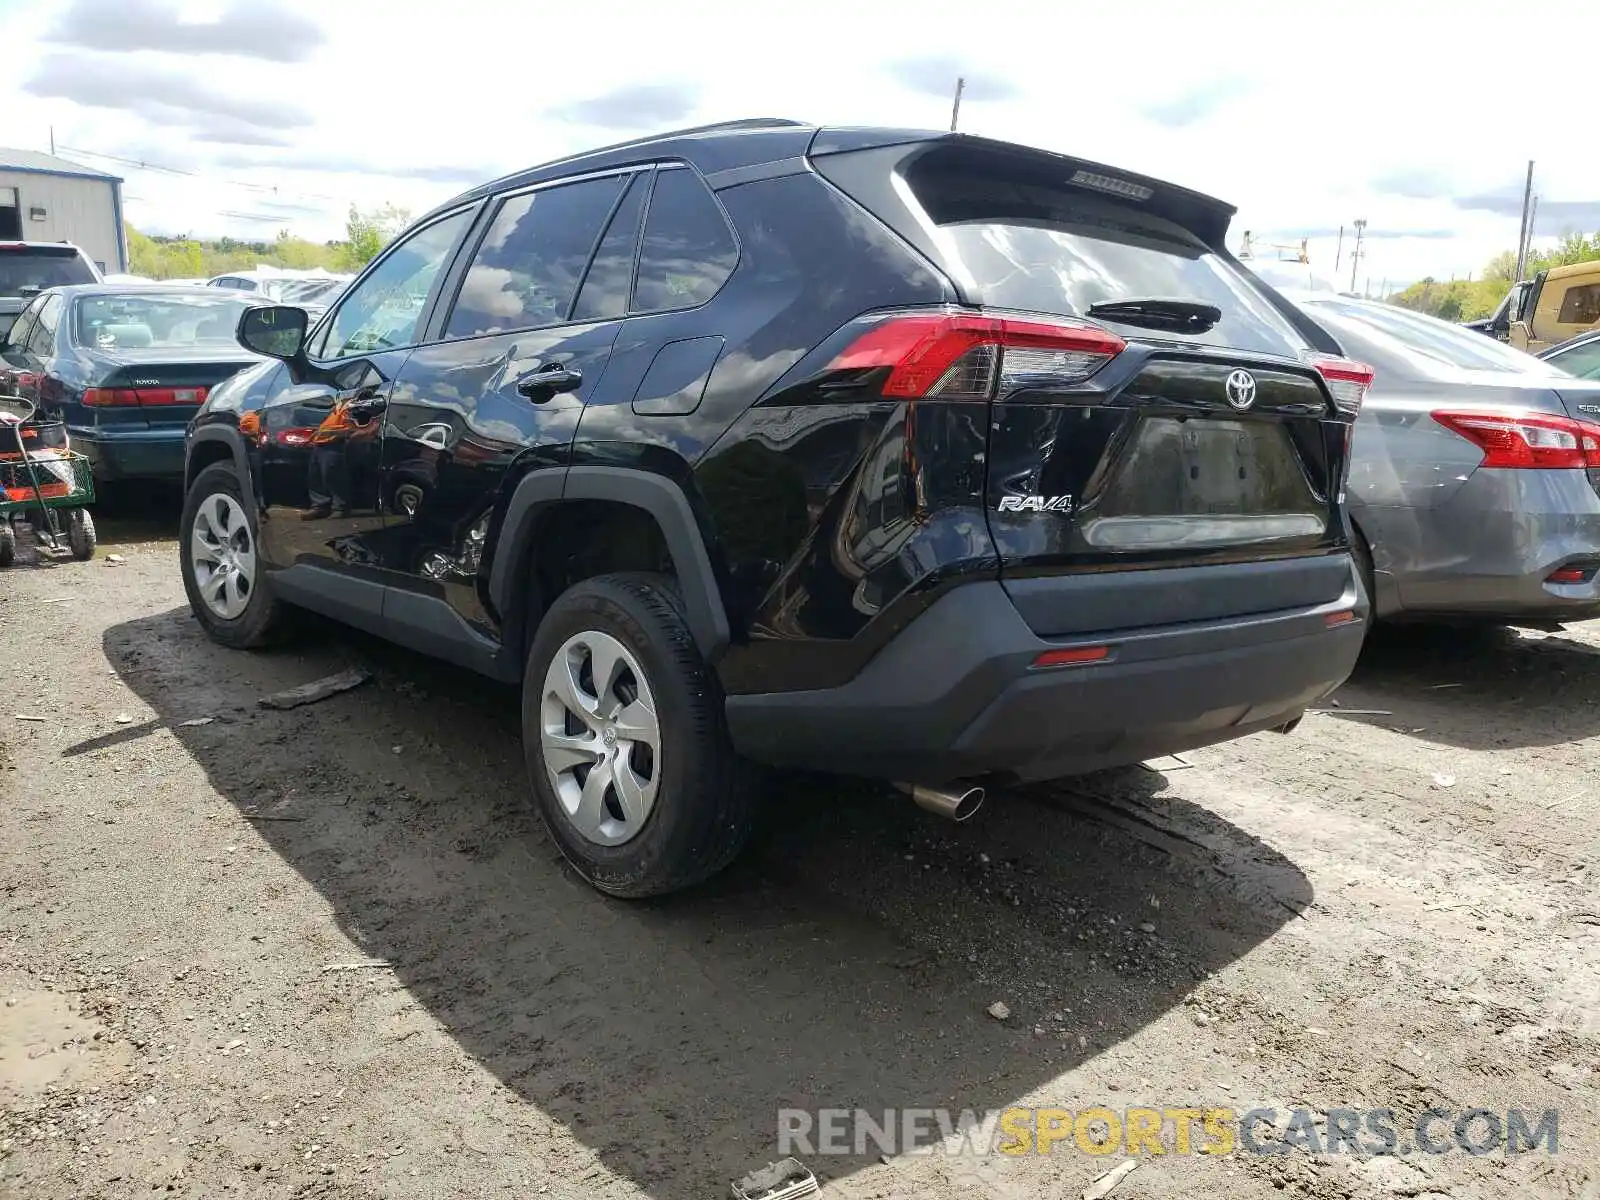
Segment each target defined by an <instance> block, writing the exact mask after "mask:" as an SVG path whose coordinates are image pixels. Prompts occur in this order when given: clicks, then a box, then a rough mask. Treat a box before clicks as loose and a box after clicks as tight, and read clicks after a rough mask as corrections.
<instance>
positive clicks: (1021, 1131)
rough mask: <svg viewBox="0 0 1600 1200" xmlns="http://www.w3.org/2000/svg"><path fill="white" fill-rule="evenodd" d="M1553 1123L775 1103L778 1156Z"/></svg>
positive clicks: (1469, 1133) (1170, 1150)
mask: <svg viewBox="0 0 1600 1200" xmlns="http://www.w3.org/2000/svg"><path fill="white" fill-rule="evenodd" d="M1559 1124H1560V1121H1559V1114H1558V1113H1557V1111H1556V1110H1555V1109H1546V1110H1544V1111H1542V1112H1532V1111H1527V1110H1523V1109H1520V1108H1513V1109H1508V1110H1505V1111H1504V1112H1497V1111H1494V1110H1491V1109H1487V1108H1469V1109H1463V1110H1461V1111H1459V1112H1456V1111H1453V1110H1449V1109H1442V1108H1429V1109H1425V1110H1423V1111H1422V1112H1420V1113H1417V1114H1415V1115H1414V1116H1409V1117H1402V1116H1401V1115H1399V1114H1397V1113H1396V1112H1395V1110H1393V1109H1389V1108H1333V1109H1329V1110H1328V1111H1327V1113H1326V1114H1322V1113H1319V1112H1317V1111H1316V1110H1313V1109H1309V1108H1290V1109H1278V1108H1252V1109H1247V1110H1244V1111H1242V1112H1241V1111H1240V1110H1238V1109H1233V1108H1188V1107H1173V1108H1138V1107H1130V1108H1124V1109H1121V1110H1113V1109H1110V1108H1105V1107H1098V1106H1097V1107H1093V1108H1082V1109H1076V1110H1074V1109H1067V1108H1020V1107H1019V1108H1006V1109H991V1110H986V1111H984V1112H981V1113H979V1112H974V1111H973V1110H972V1109H960V1110H957V1109H948V1108H898V1109H882V1110H878V1111H874V1112H868V1111H867V1110H865V1109H848V1108H824V1109H817V1110H808V1109H794V1108H790V1109H780V1110H779V1112H778V1153H779V1154H780V1155H784V1156H789V1155H794V1156H796V1157H800V1158H804V1157H806V1156H808V1155H811V1156H815V1155H858V1156H865V1155H874V1154H889V1155H897V1154H974V1155H989V1154H1007V1155H1023V1154H1052V1153H1082V1154H1088V1155H1095V1156H1100V1155H1111V1154H1131V1155H1139V1154H1144V1155H1151V1156H1154V1155H1160V1154H1177V1155H1186V1154H1210V1155H1218V1154H1259V1155H1274V1154H1289V1153H1293V1152H1295V1151H1300V1152H1303V1153H1306V1154H1355V1155H1363V1156H1366V1155H1412V1154H1451V1153H1465V1154H1472V1155H1484V1154H1496V1153H1504V1154H1522V1153H1526V1152H1527V1151H1530V1150H1542V1151H1544V1152H1545V1153H1546V1154H1555V1153H1556V1152H1557V1146H1558V1140H1559Z"/></svg>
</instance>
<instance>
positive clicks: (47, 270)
mask: <svg viewBox="0 0 1600 1200" xmlns="http://www.w3.org/2000/svg"><path fill="white" fill-rule="evenodd" d="M93 282H95V278H94V271H93V269H91V268H90V266H89V264H88V263H87V262H85V261H84V258H83V255H81V254H79V253H78V252H77V251H76V250H71V249H66V248H63V249H60V250H57V249H55V248H53V247H51V248H45V247H31V246H30V247H27V248H24V249H20V250H19V249H6V248H4V247H0V296H17V295H20V294H21V293H22V289H23V288H39V289H40V290H41V291H42V290H43V289H45V288H52V287H61V286H62V285H64V284H69V283H93Z"/></svg>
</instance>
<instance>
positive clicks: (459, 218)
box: [314, 209, 471, 358]
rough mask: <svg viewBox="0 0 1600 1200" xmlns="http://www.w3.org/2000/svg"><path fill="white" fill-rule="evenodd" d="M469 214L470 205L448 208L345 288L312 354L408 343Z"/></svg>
mask: <svg viewBox="0 0 1600 1200" xmlns="http://www.w3.org/2000/svg"><path fill="white" fill-rule="evenodd" d="M470 218H471V210H470V209H464V210H462V211H461V212H457V213H452V214H451V215H450V216H448V217H444V218H443V219H441V220H438V221H435V222H434V223H433V224H432V225H427V226H424V227H423V228H422V229H419V230H417V231H416V232H415V233H413V234H412V235H411V236H410V237H409V238H407V239H406V240H405V241H404V242H401V243H400V244H399V245H398V246H396V247H395V248H394V249H393V250H391V251H390V252H389V253H388V254H386V255H385V256H384V258H383V261H382V262H380V263H379V264H378V265H377V266H376V267H375V268H373V270H372V273H371V274H369V275H367V276H366V278H364V279H362V280H361V281H360V282H359V283H357V284H355V285H354V286H353V287H352V288H351V289H350V290H349V291H348V292H346V293H345V295H344V299H343V301H342V302H341V303H340V305H339V308H338V310H337V311H336V312H335V313H334V315H333V320H331V321H329V322H327V324H325V325H324V326H323V330H324V332H323V333H322V334H321V335H320V337H319V339H318V340H319V345H318V346H317V347H316V349H315V351H314V353H315V354H316V356H317V357H318V358H346V357H348V356H350V355H354V354H371V353H373V352H375V351H378V350H388V349H390V348H392V347H395V346H409V345H411V344H412V343H413V342H414V341H415V340H416V332H417V321H418V319H419V318H420V317H421V316H422V308H423V306H424V305H425V304H426V303H427V302H428V293H429V292H430V291H432V290H433V281H434V280H435V279H436V278H437V277H438V275H439V271H440V270H441V269H442V268H443V267H444V264H445V261H446V259H447V258H448V257H449V255H450V251H451V250H453V249H454V248H455V244H456V240H457V239H458V238H459V237H460V236H461V234H462V232H463V231H464V230H465V228H466V225H467V222H468V220H469V219H470Z"/></svg>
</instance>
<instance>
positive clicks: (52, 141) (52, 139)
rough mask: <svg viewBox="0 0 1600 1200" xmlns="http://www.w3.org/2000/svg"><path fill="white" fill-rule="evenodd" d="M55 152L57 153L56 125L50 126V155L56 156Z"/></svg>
mask: <svg viewBox="0 0 1600 1200" xmlns="http://www.w3.org/2000/svg"><path fill="white" fill-rule="evenodd" d="M55 152H56V127H55V126H54V125H52V126H50V153H51V154H52V155H54V154H55Z"/></svg>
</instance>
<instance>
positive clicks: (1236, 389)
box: [1227, 370, 1256, 412]
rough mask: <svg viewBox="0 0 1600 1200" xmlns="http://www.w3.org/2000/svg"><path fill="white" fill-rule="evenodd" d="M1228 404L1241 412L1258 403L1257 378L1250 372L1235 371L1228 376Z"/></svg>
mask: <svg viewBox="0 0 1600 1200" xmlns="http://www.w3.org/2000/svg"><path fill="white" fill-rule="evenodd" d="M1227 392H1228V403H1229V404H1231V405H1233V407H1234V408H1237V409H1238V410H1239V411H1240V412H1243V411H1244V410H1245V409H1247V408H1249V407H1250V406H1251V405H1252V404H1254V403H1255V402H1256V377H1255V376H1254V375H1252V374H1250V372H1249V371H1244V370H1240V371H1235V372H1233V373H1232V374H1231V375H1229V376H1228V384H1227Z"/></svg>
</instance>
